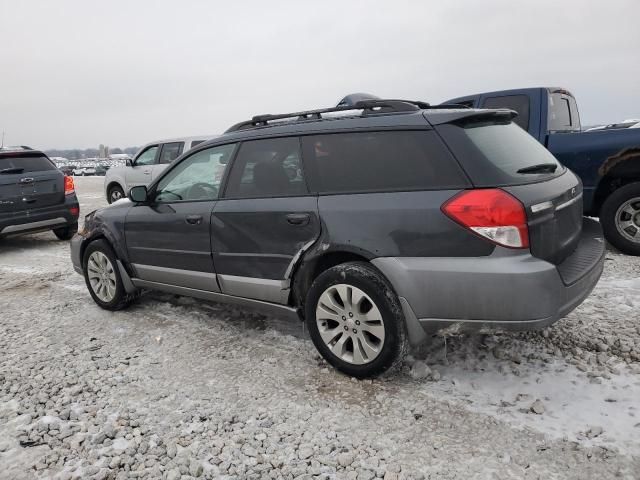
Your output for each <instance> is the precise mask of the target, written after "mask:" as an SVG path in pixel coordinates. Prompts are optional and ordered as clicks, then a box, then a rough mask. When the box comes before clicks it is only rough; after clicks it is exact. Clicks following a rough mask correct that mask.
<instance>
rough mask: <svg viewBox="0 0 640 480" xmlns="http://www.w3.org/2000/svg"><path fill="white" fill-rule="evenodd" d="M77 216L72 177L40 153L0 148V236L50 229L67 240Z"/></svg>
mask: <svg viewBox="0 0 640 480" xmlns="http://www.w3.org/2000/svg"><path fill="white" fill-rule="evenodd" d="M79 214H80V208H79V206H78V199H77V198H76V194H75V189H74V185H73V178H72V177H69V176H65V174H64V173H62V172H61V171H60V170H58V169H57V168H56V166H55V165H54V164H53V162H52V161H51V160H49V158H48V157H47V156H46V155H45V154H44V153H42V152H40V151H38V150H33V149H31V148H29V147H11V148H2V149H0V237H3V236H6V235H13V234H20V233H33V232H38V231H43V230H53V233H55V234H56V236H57V237H58V238H59V239H61V240H69V239H70V238H71V237H73V235H74V234H75V233H76V231H77V230H78V215H79Z"/></svg>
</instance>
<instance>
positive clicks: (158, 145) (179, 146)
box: [104, 135, 215, 203]
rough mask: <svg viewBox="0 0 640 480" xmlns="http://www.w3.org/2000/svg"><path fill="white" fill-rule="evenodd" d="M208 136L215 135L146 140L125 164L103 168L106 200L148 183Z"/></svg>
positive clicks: (119, 196) (212, 136)
mask: <svg viewBox="0 0 640 480" xmlns="http://www.w3.org/2000/svg"><path fill="white" fill-rule="evenodd" d="M212 138H215V135H201V136H198V137H182V138H172V139H168V140H158V141H157V142H151V143H148V144H146V145H145V146H144V147H142V148H141V149H140V150H139V151H138V153H137V154H136V156H135V157H134V159H133V160H131V161H127V164H126V166H123V167H115V168H111V169H109V170H108V171H107V174H106V175H105V177H104V193H105V195H106V196H107V201H108V202H109V203H113V202H115V201H116V200H120V199H121V198H123V197H124V196H125V195H126V194H127V193H129V190H131V187H135V186H137V185H145V186H147V185H149V184H150V183H151V182H152V181H153V180H155V179H156V178H158V175H159V174H160V172H162V171H163V170H164V169H165V168H166V167H167V165H169V164H170V163H171V162H173V161H174V160H175V159H176V158H178V157H179V156H180V155H182V153H184V152H186V151H188V150H191V149H192V148H193V147H195V146H196V145H199V144H201V143H203V142H205V141H207V140H211V139H212Z"/></svg>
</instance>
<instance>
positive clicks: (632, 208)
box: [615, 197, 640, 243]
mask: <svg viewBox="0 0 640 480" xmlns="http://www.w3.org/2000/svg"><path fill="white" fill-rule="evenodd" d="M615 222H616V228H617V230H618V233H620V235H622V236H623V237H624V238H626V239H627V240H630V241H632V242H634V243H640V197H635V198H631V199H629V200H627V201H626V202H624V203H623V204H622V205H620V207H619V208H618V210H617V212H616V218H615Z"/></svg>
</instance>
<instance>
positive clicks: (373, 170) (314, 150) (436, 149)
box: [302, 130, 467, 193]
mask: <svg viewBox="0 0 640 480" xmlns="http://www.w3.org/2000/svg"><path fill="white" fill-rule="evenodd" d="M302 145H303V151H304V157H305V160H306V161H307V164H308V165H309V175H310V176H309V179H310V180H311V186H312V190H313V191H317V192H320V193H341V192H381V191H382V192H383V191H402V190H421V189H433V188H447V187H454V186H455V187H458V186H464V185H466V183H467V182H466V180H465V178H464V174H463V173H462V172H461V170H460V168H459V167H458V165H457V163H456V161H455V159H454V158H453V157H451V154H449V152H448V151H447V148H446V146H445V145H444V144H443V143H442V141H441V140H440V139H439V138H438V136H437V135H436V133H435V132H433V131H427V130H421V131H393V132H363V133H336V134H328V135H314V136H309V137H303V140H302Z"/></svg>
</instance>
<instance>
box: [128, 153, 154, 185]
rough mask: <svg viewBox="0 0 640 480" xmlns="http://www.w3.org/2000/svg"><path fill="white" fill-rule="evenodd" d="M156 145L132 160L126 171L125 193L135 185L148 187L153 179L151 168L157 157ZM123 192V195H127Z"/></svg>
mask: <svg viewBox="0 0 640 480" xmlns="http://www.w3.org/2000/svg"><path fill="white" fill-rule="evenodd" d="M158 149H159V146H158V145H152V146H149V147H147V148H146V149H145V150H143V151H142V152H140V153H139V154H138V155H137V156H136V158H134V159H133V165H132V166H131V167H129V168H127V169H126V173H125V180H126V182H127V192H128V191H129V190H130V189H131V187H135V186H137V185H149V184H150V183H151V179H152V177H153V166H154V165H155V164H156V158H157V157H158ZM127 192H125V193H127Z"/></svg>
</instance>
